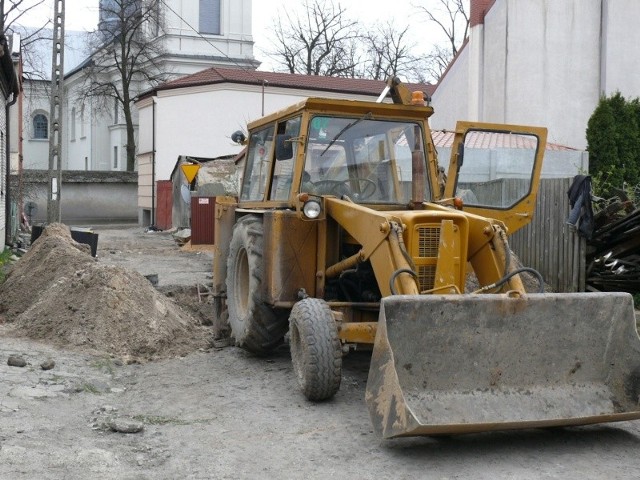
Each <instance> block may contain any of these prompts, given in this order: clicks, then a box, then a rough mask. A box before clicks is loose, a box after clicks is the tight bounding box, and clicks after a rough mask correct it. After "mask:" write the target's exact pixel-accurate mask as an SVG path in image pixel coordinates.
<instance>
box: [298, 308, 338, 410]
mask: <svg viewBox="0 0 640 480" xmlns="http://www.w3.org/2000/svg"><path fill="white" fill-rule="evenodd" d="M289 335H290V337H291V340H290V348H291V361H292V363H293V371H294V372H295V374H296V377H297V379H298V384H299V385H300V389H301V390H302V393H303V394H304V396H305V397H307V398H308V399H309V400H312V401H321V400H327V399H329V398H331V397H333V396H334V395H335V394H336V392H337V391H338V389H339V388H340V380H341V379H342V348H341V345H340V339H339V337H338V328H337V326H336V322H335V320H334V319H333V315H332V314H331V309H330V308H329V305H327V303H326V302H325V301H323V300H320V299H317V298H305V299H304V300H300V301H299V302H298V303H296V304H295V305H294V306H293V309H292V310H291V315H290V316H289Z"/></svg>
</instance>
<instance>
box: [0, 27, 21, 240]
mask: <svg viewBox="0 0 640 480" xmlns="http://www.w3.org/2000/svg"><path fill="white" fill-rule="evenodd" d="M3 43H4V45H3V48H4V58H3V63H4V64H5V65H10V68H11V70H10V71H11V78H10V79H9V81H10V85H9V87H10V88H11V93H12V95H13V98H12V99H11V101H10V102H9V103H6V104H5V110H4V111H5V118H6V135H5V145H6V147H5V148H6V152H5V165H6V168H7V171H6V172H5V177H6V178H5V182H6V185H5V192H4V193H5V196H4V200H5V205H4V207H5V208H4V210H5V241H4V243H5V244H7V245H9V244H10V243H12V240H13V239H12V238H11V228H10V227H11V225H10V224H9V219H10V218H11V195H10V190H11V188H10V185H11V142H10V141H9V139H10V134H11V122H10V119H11V116H10V115H11V114H10V111H9V110H10V109H11V106H12V105H14V104H15V103H16V102H17V101H18V96H19V95H20V83H19V81H18V78H17V77H16V73H15V70H14V66H13V60H12V59H11V51H10V49H9V45H8V42H7V41H6V38H5V40H4V41H3ZM7 62H8V63H7ZM18 120H20V119H18ZM19 221H20V213H18V222H19Z"/></svg>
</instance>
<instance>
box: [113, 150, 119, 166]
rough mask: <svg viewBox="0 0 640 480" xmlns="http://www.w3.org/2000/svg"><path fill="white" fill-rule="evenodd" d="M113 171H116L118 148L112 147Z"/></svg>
mask: <svg viewBox="0 0 640 480" xmlns="http://www.w3.org/2000/svg"><path fill="white" fill-rule="evenodd" d="M113 169H114V170H118V146H117V145H115V146H114V147H113Z"/></svg>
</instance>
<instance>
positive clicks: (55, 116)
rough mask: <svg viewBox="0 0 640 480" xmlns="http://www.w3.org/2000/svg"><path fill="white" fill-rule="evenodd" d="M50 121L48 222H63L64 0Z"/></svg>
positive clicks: (59, 5)
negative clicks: (61, 201) (61, 206)
mask: <svg viewBox="0 0 640 480" xmlns="http://www.w3.org/2000/svg"><path fill="white" fill-rule="evenodd" d="M51 65H52V67H51V108H50V113H49V116H50V121H49V125H50V127H49V198H48V200H47V222H48V223H54V222H59V221H60V217H61V209H60V190H61V186H62V105H63V98H64V85H63V82H64V0H54V6H53V55H52V62H51Z"/></svg>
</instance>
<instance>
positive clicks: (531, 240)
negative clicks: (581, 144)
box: [509, 178, 586, 292]
mask: <svg viewBox="0 0 640 480" xmlns="http://www.w3.org/2000/svg"><path fill="white" fill-rule="evenodd" d="M571 182H572V179H571V178H552V179H542V180H540V190H539V192H538V200H537V202H536V210H535V213H534V216H533V221H532V222H531V223H530V224H529V225H527V226H526V227H524V228H522V229H520V230H518V231H517V232H515V233H514V234H513V235H511V237H509V244H510V245H511V249H512V250H513V251H514V252H515V253H516V255H518V257H519V258H520V260H521V262H522V263H523V264H524V265H525V266H527V267H532V268H535V269H536V270H538V271H539V272H540V273H541V274H542V276H543V277H544V279H545V282H546V283H547V284H548V285H549V286H550V287H551V288H552V289H553V291H555V292H582V291H584V290H585V254H586V241H585V239H584V238H582V237H579V236H578V234H577V233H575V232H574V231H573V230H572V229H571V228H570V227H569V225H567V224H566V221H567V216H568V214H569V198H568V197H567V190H569V186H570V185H571Z"/></svg>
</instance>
